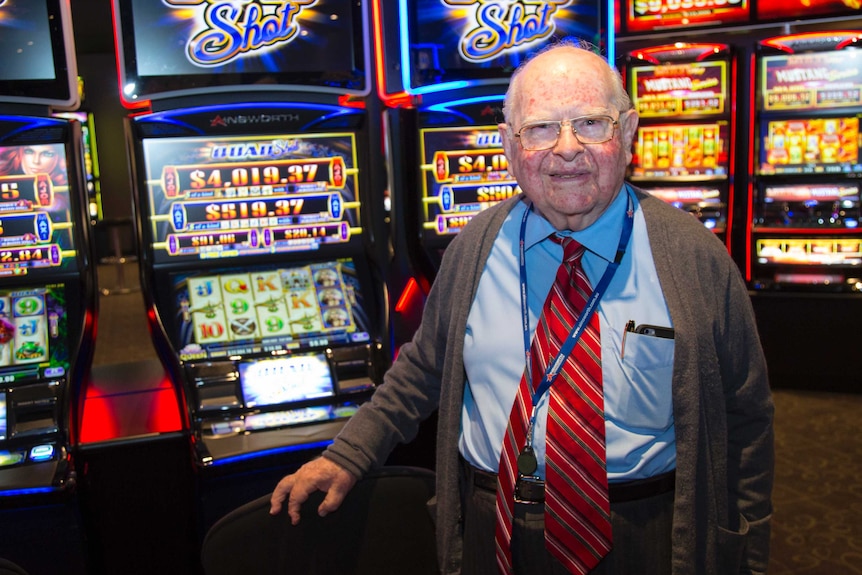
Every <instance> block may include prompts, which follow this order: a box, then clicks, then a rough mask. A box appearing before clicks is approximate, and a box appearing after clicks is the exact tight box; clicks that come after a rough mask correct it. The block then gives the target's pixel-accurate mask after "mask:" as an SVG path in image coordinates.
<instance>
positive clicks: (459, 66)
mask: <svg viewBox="0 0 862 575" xmlns="http://www.w3.org/2000/svg"><path fill="white" fill-rule="evenodd" d="M505 4H507V3H503V2H501V3H495V2H478V1H477V2H464V1H460V0H458V1H456V0H443V1H442V2H440V1H438V0H418V1H416V2H404V1H402V2H399V3H398V5H397V8H396V5H395V3H384V2H380V1H375V2H374V15H375V21H376V23H377V29H378V38H377V50H376V52H377V58H378V75H379V76H380V77H379V80H378V84H379V89H380V97H381V100H383V102H384V103H385V105H386V108H385V112H384V125H385V126H386V139H387V153H388V159H389V166H390V181H391V188H390V194H391V209H392V218H391V219H392V229H393V231H392V237H393V240H392V241H393V245H394V254H395V255H394V261H393V264H392V269H391V272H390V291H391V293H392V294H393V299H392V301H393V304H394V307H393V312H392V314H391V315H392V325H393V339H394V341H395V346H396V347H397V346H398V345H400V343H403V342H404V341H407V340H409V339H410V338H411V337H412V335H413V332H414V331H415V329H416V327H417V326H418V322H419V320H420V317H421V312H422V308H423V305H424V296H425V294H427V292H428V289H429V288H430V285H431V283H432V282H433V280H434V277H435V276H436V273H437V269H438V268H439V265H440V262H441V259H442V255H443V253H444V251H445V249H446V247H447V246H448V244H449V242H450V241H451V240H452V238H454V237H455V236H456V235H457V233H458V232H459V231H460V230H461V228H463V227H464V226H465V225H466V224H467V223H468V222H469V221H470V220H471V219H472V217H473V216H474V215H475V214H476V213H478V212H479V211H481V210H483V209H485V208H487V207H490V206H491V205H493V204H495V203H497V202H500V201H503V200H505V199H507V198H509V197H511V196H512V195H515V194H518V193H520V189H519V188H518V186H517V183H516V182H515V180H514V179H513V178H512V177H511V176H510V175H509V173H508V166H507V161H506V157H505V155H504V154H503V145H502V142H501V141H500V136H499V134H498V131H497V124H498V123H499V122H501V121H503V114H502V108H503V98H504V96H505V92H506V89H507V87H508V82H509V78H510V76H511V74H512V72H513V71H514V70H515V68H516V67H517V66H518V65H519V64H520V63H521V62H522V61H523V60H525V59H526V58H527V57H529V55H530V54H532V53H534V52H535V51H536V50H538V49H540V48H541V47H543V46H545V45H546V44H547V43H549V42H553V41H555V40H560V39H564V38H565V39H570V40H571V39H575V40H586V41H588V42H591V43H592V44H593V45H595V46H596V47H597V49H599V50H601V51H612V50H613V42H612V41H611V42H608V41H607V38H606V36H605V32H606V30H607V21H608V14H609V13H610V12H611V11H612V10H613V3H606V2H599V1H594V2H584V3H579V4H578V5H576V6H572V5H569V4H568V3H561V2H546V3H537V4H535V5H523V6H522V5H520V4H518V5H517V6H514V7H512V9H511V10H507V9H506V6H505ZM483 38H485V39H491V40H487V41H486V40H483ZM603 55H605V56H609V58H610V61H611V62H613V60H614V57H613V55H612V54H603Z"/></svg>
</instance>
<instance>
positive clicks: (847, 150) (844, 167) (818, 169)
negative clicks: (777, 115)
mask: <svg viewBox="0 0 862 575" xmlns="http://www.w3.org/2000/svg"><path fill="white" fill-rule="evenodd" d="M760 135H761V145H760V170H759V174H760V175H773V174H777V175H784V174H838V173H853V172H859V171H860V170H862V162H860V159H859V117H858V116H850V117H819V118H792V119H782V120H770V121H765V122H762V123H761V134H760Z"/></svg>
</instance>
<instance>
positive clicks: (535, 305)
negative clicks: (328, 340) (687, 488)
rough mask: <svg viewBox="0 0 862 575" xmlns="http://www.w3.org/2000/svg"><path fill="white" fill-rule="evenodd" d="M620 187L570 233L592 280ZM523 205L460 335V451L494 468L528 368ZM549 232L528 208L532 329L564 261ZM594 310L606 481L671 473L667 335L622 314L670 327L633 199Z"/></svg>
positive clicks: (537, 434) (610, 247)
mask: <svg viewBox="0 0 862 575" xmlns="http://www.w3.org/2000/svg"><path fill="white" fill-rule="evenodd" d="M627 192H628V193H630V194H632V195H633V193H632V192H630V191H628V186H625V187H624V188H623V190H622V191H621V193H620V194H618V195H617V198H616V199H615V200H614V202H612V204H611V205H610V206H609V207H608V209H607V210H606V211H605V213H604V214H602V216H601V217H600V218H599V219H598V220H597V221H596V222H595V223H594V224H593V225H591V226H590V227H589V228H587V229H585V230H582V231H579V232H573V233H571V235H572V237H574V238H575V239H576V240H577V241H579V242H580V243H581V244H583V245H584V246H585V247H586V248H587V251H586V253H585V254H584V259H583V265H584V270H585V272H586V274H587V277H588V278H589V280H590V283H591V284H592V285H594V286H595V285H596V284H597V283H598V281H599V279H600V278H601V275H602V274H603V273H604V271H605V268H606V267H607V264H608V262H609V261H612V260H613V258H614V256H615V255H616V249H617V245H618V244H619V238H620V233H621V231H622V225H623V217H624V214H625V211H626V209H627V199H626V195H627ZM525 209H527V204H526V203H525V202H521V203H520V204H519V205H517V206H516V207H515V208H514V209H513V210H512V212H511V213H510V214H509V216H508V217H507V219H506V221H505V223H504V224H503V227H502V228H501V230H500V233H499V235H498V236H497V239H496V240H495V242H494V246H493V247H492V249H491V253H490V256H489V258H488V262H487V264H486V266H485V269H484V271H483V272H482V277H481V278H480V281H479V287H478V293H477V296H476V300H475V301H474V303H473V306H472V308H471V309H470V315H469V317H468V319H467V332H466V335H465V340H464V365H465V369H466V371H467V386H466V389H465V393H464V406H463V410H462V418H461V437H460V444H459V445H460V450H461V454H462V455H463V456H464V458H465V459H466V460H467V461H468V462H470V463H471V464H472V465H474V466H476V467H478V468H480V469H485V470H487V471H492V472H496V471H497V467H498V465H499V460H500V451H501V448H502V442H503V434H504V433H505V429H506V426H507V424H508V419H509V413H510V411H511V408H512V403H513V402H514V400H515V394H516V392H517V389H518V382H519V381H520V378H521V376H522V374H523V372H524V365H525V350H524V335H523V331H522V328H521V322H520V320H519V318H520V316H521V311H520V310H521V302H520V280H519V271H518V261H519V256H518V243H519V237H518V236H519V233H520V225H521V219H522V216H523V213H524V210H525ZM554 232H555V230H554V228H553V226H551V224H550V223H549V222H548V221H547V220H545V219H544V218H543V217H541V216H539V215H538V214H536V213H535V212H533V213H532V214H530V216H529V218H528V221H527V230H526V234H525V235H526V237H525V247H526V265H527V278H528V279H527V289H528V306H529V310H530V331H531V334H532V333H533V332H535V329H536V322H537V320H538V317H539V315H540V314H541V311H542V307H543V305H544V302H545V299H546V297H547V294H548V292H549V291H550V289H551V285H552V284H553V282H554V277H555V275H556V271H557V268H558V267H559V265H560V261H561V260H562V257H563V250H562V246H560V245H559V244H557V243H555V242H553V241H552V240H550V239H548V236H549V235H551V234H553V233H554ZM597 313H598V314H599V320H600V322H601V339H602V378H603V385H604V394H605V436H606V443H607V467H608V478H609V479H610V480H611V481H623V480H632V479H638V478H644V477H650V476H653V475H656V474H659V473H662V472H664V471H669V470H671V469H673V468H674V467H675V466H676V448H675V444H674V427H673V409H672V401H671V377H672V372H673V351H674V340H673V339H667V338H660V337H656V336H650V335H641V334H637V333H626V325H627V323H628V322H629V320H633V321H634V323H635V324H636V325H642V324H651V325H658V326H666V327H672V326H671V322H670V316H669V313H668V311H667V305H666V303H665V300H664V296H663V295H662V291H661V286H660V285H659V282H658V277H657V275H656V271H655V264H654V262H653V258H652V252H651V251H650V247H649V238H648V237H647V232H646V223H645V222H644V217H643V212H642V211H641V210H640V207H639V205H638V204H637V202H636V201H635V217H634V228H633V230H632V237H631V240H630V241H629V245H628V249H627V250H626V254H625V256H624V257H623V260H622V262H621V264H620V267H619V268H618V269H617V272H616V274H615V275H614V277H613V279H612V281H611V283H610V285H609V286H608V290H607V292H606V293H605V295H604V297H603V298H602V299H601V301H600V303H599V308H598V311H597ZM623 344H624V347H623ZM547 400H548V394H547V393H546V394H545V395H544V396H543V397H542V399H541V400H540V402H539V412H538V415H537V418H536V429H535V431H534V441H533V448H534V450H535V452H536V455H537V458H538V460H539V469H538V470H537V475H539V476H540V477H544V472H545V457H544V454H545V420H546V419H547Z"/></svg>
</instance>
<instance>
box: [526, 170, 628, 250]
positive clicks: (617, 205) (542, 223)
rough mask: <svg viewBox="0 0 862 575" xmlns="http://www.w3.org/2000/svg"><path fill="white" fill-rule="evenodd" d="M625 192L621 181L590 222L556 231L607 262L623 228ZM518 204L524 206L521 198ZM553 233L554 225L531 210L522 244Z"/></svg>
mask: <svg viewBox="0 0 862 575" xmlns="http://www.w3.org/2000/svg"><path fill="white" fill-rule="evenodd" d="M627 196H628V186H627V185H625V184H624V185H623V187H622V188H621V190H620V193H618V194H617V197H616V198H614V201H613V202H611V205H610V206H608V208H607V209H606V210H605V212H604V213H603V214H602V215H601V216H599V219H598V220H596V221H595V222H594V223H593V224H592V225H591V226H589V227H588V228H587V229H585V230H581V231H578V232H570V231H564V232H560V234H561V235H564V236H571V237H573V238H574V239H576V240H577V241H578V242H579V243H581V244H582V245H583V246H584V247H585V248H587V250H589V251H591V252H592V253H594V254H596V255H598V256H599V257H601V258H602V259H604V260H606V261H608V262H611V261H613V260H614V258H615V257H616V255H617V246H618V244H619V239H620V234H621V233H622V230H623V214H625V211H626V209H627V204H628V202H627ZM522 205H523V206H524V207H523V208H522V209H526V207H527V206H528V204H527V203H526V202H522ZM519 215H520V214H519ZM554 233H556V229H555V228H554V226H552V225H551V224H550V222H548V220H546V219H545V218H544V217H542V216H540V215H539V214H536V213H535V212H533V213H532V214H531V215H530V217H529V218H528V219H527V231H526V232H525V233H524V247H525V248H526V249H528V250H529V249H530V248H531V247H533V246H534V245H536V244H538V243H539V242H542V241H544V240H545V239H547V238H548V236H550V235H551V234H554Z"/></svg>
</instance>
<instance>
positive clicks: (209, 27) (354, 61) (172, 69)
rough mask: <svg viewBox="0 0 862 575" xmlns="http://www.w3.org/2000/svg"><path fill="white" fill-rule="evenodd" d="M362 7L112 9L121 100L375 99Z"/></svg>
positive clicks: (245, 4) (176, 0) (228, 4)
mask: <svg viewBox="0 0 862 575" xmlns="http://www.w3.org/2000/svg"><path fill="white" fill-rule="evenodd" d="M363 4H364V3H363V2H345V1H344V0H317V1H316V2H249V1H247V0H242V1H240V0H224V1H221V2H204V1H199V2H196V1H192V2H189V1H188V0H164V1H162V2H158V1H156V2H154V1H153V0H114V18H115V22H114V25H115V28H116V35H117V37H118V38H121V39H122V42H119V43H118V44H117V51H118V61H119V66H120V79H121V83H122V92H123V94H122V96H123V98H124V100H125V103H126V104H127V105H132V106H133V105H134V102H135V101H136V100H146V99H150V98H156V97H158V98H165V97H179V96H187V95H192V94H203V93H212V92H214V91H216V92H217V91H221V92H225V91H231V92H235V91H236V90H254V91H260V90H286V89H291V88H293V89H303V88H306V89H307V88H311V89H313V90H314V91H324V92H326V91H328V92H333V93H338V94H343V93H353V94H366V93H368V91H369V90H370V85H369V79H368V70H369V69H370V68H369V61H368V59H369V54H368V50H367V49H366V48H365V46H364V42H365V38H367V37H368V34H366V29H367V18H366V17H365V14H364V9H363Z"/></svg>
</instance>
